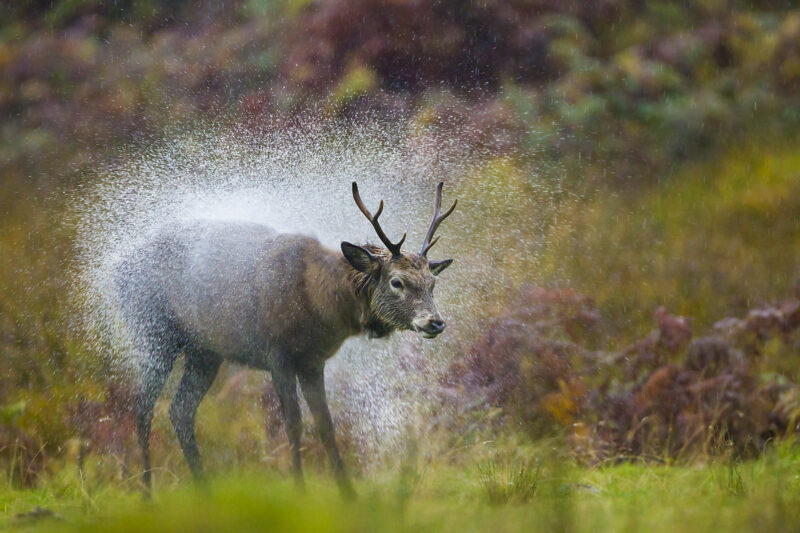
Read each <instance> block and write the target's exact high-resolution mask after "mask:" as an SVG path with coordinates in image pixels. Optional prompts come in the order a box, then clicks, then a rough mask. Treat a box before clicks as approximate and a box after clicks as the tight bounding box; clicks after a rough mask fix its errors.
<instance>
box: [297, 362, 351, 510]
mask: <svg viewBox="0 0 800 533" xmlns="http://www.w3.org/2000/svg"><path fill="white" fill-rule="evenodd" d="M298 378H299V380H300V386H301V387H302V389H303V396H305V398H306V403H307V404H308V408H309V410H310V411H311V415H312V416H313V417H314V425H315V426H316V428H317V431H318V432H319V436H320V438H321V439H322V444H323V446H325V451H326V452H327V454H328V458H329V459H330V462H331V468H332V469H333V474H334V476H335V477H336V482H337V483H338V484H339V490H341V492H342V494H343V495H344V496H345V497H348V498H353V497H355V491H354V490H353V486H352V484H351V483H350V478H348V477H347V472H346V471H345V468H344V462H343V461H342V457H341V455H340V454H339V448H338V446H337V445H336V433H335V431H334V428H333V420H332V419H331V413H330V410H329V409H328V400H327V398H326V396H325V372H324V368H323V367H322V366H320V367H319V368H313V369H310V370H305V371H303V372H299V373H298Z"/></svg>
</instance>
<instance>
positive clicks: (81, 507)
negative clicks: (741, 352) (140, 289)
mask: <svg viewBox="0 0 800 533" xmlns="http://www.w3.org/2000/svg"><path fill="white" fill-rule="evenodd" d="M550 445H552V443H551V444H550ZM490 446H491V445H490ZM480 447H481V448H482V449H480V450H473V451H474V452H475V453H470V454H466V455H465V457H466V456H470V457H475V458H478V457H481V456H484V455H486V448H485V447H486V444H483V445H481V446H480ZM555 453H556V452H555V451H553V450H552V449H551V450H550V451H549V452H548V451H547V450H546V449H545V447H544V446H543V445H542V444H541V443H539V444H537V445H536V447H526V446H520V447H513V448H508V449H506V450H498V449H494V450H493V451H492V452H491V453H489V454H488V455H489V458H488V459H484V460H479V459H475V460H474V462H473V463H465V464H462V465H460V466H456V465H452V464H447V463H446V462H445V461H444V460H442V459H441V458H440V459H438V460H437V459H434V460H433V461H430V462H429V464H427V465H425V466H419V465H416V466H412V465H406V466H404V467H403V468H400V469H399V470H397V471H391V472H390V471H388V470H384V471H383V474H374V475H373V476H372V477H369V478H366V479H360V480H358V482H357V487H358V491H359V494H360V496H359V499H358V500H356V501H355V502H344V501H343V500H342V499H341V498H340V497H339V495H338V494H337V492H336V490H335V487H334V484H333V482H332V481H331V480H330V478H329V477H328V476H326V475H323V474H322V473H321V471H318V472H317V473H316V474H312V475H311V476H310V479H309V484H308V489H307V492H306V493H305V494H301V493H298V492H297V491H296V490H295V489H294V487H293V486H292V483H291V480H290V479H289V478H288V477H284V478H277V477H274V474H267V473H260V472H259V471H258V469H252V470H247V469H242V470H240V471H239V472H238V473H235V474H232V473H228V474H225V475H224V476H220V477H215V478H212V479H211V481H209V482H208V484H207V485H203V486H200V487H195V486H193V485H191V484H190V483H188V481H186V480H184V481H183V482H180V483H177V482H175V481H174V480H172V479H170V478H166V477H165V476H163V474H162V478H161V479H162V480H163V481H165V482H166V483H168V484H169V486H166V487H162V488H161V489H159V490H157V491H156V493H155V495H154V499H153V501H152V502H146V501H144V500H143V498H142V497H141V495H140V494H139V493H138V492H137V488H136V484H135V482H134V481H129V482H127V483H118V484H113V483H107V482H104V483H102V484H101V485H99V486H92V485H91V483H88V482H86V481H85V480H84V479H83V478H81V477H80V476H78V475H77V472H76V471H74V470H72V471H71V470H70V469H69V468H67V469H63V470H61V471H60V472H59V473H58V474H57V475H55V476H54V477H52V478H50V479H49V480H48V481H47V482H46V483H42V484H41V486H40V488H37V489H31V490H15V489H13V488H11V487H10V486H4V487H2V488H0V509H2V513H3V522H2V524H3V525H4V526H6V527H8V528H13V529H17V528H20V529H25V530H31V531H33V530H36V531H55V530H84V531H104V532H106V531H220V530H225V531H257V530H258V531H261V530H264V531H319V532H324V531H462V532H463V531H522V530H526V531H592V532H599V531H797V530H798V529H800V477H799V476H798V474H800V466H798V465H800V448H798V446H797V444H796V443H789V442H784V443H781V444H780V445H777V446H776V447H774V448H773V449H771V450H770V451H769V452H768V453H766V454H765V455H764V456H762V457H761V458H760V459H758V460H754V461H748V462H737V461H733V460H730V459H719V460H717V461H714V462H702V463H697V464H694V465H692V466H685V465H684V466H676V465H667V464H664V465H655V466H654V465H653V464H642V465H639V464H631V463H625V464H620V465H610V466H599V467H594V468H586V467H578V466H575V465H574V464H573V463H572V462H571V461H569V460H567V459H563V458H562V459H555V458H554V457H555ZM548 457H549V459H548ZM37 506H40V507H41V508H42V509H47V510H49V511H50V512H52V515H49V516H41V517H34V516H30V515H26V514H25V513H30V512H31V511H32V510H34V509H36V507H37ZM40 514H42V515H45V514H47V513H43V512H41V511H40Z"/></svg>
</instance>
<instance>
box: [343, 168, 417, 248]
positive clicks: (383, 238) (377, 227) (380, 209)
mask: <svg viewBox="0 0 800 533" xmlns="http://www.w3.org/2000/svg"><path fill="white" fill-rule="evenodd" d="M353 200H355V201H356V205H357V206H358V208H359V209H361V212H362V213H364V216H365V217H367V220H369V221H370V222H371V223H372V227H373V228H375V233H377V234H378V237H380V239H381V241H383V244H384V245H385V246H386V248H388V249H389V251H390V252H392V258H397V257H400V255H401V254H400V247H401V246H402V245H403V242H405V240H406V234H405V233H403V238H402V239H400V242H398V243H397V244H394V243H392V241H390V240H389V237H387V236H386V234H385V233H384V232H383V229H381V225H380V224H379V223H378V217H379V216H381V213H382V212H383V200H381V203H380V205H379V206H378V210H377V211H376V212H375V216H372V214H371V213H370V212H369V209H367V208H366V206H365V205H364V202H362V201H361V196H360V195H359V194H358V185H357V184H356V182H355V181H354V182H353Z"/></svg>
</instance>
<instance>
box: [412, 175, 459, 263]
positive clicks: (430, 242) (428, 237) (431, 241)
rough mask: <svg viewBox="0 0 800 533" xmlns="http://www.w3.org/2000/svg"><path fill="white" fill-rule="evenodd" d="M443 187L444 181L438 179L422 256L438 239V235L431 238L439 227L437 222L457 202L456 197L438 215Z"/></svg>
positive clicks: (447, 215)
mask: <svg viewBox="0 0 800 533" xmlns="http://www.w3.org/2000/svg"><path fill="white" fill-rule="evenodd" d="M443 187H444V182H443V181H440V182H439V184H438V185H436V200H435V202H434V205H433V221H431V226H430V228H428V234H427V235H425V240H424V241H422V251H421V252H420V255H422V256H423V257H425V256H427V254H428V250H430V249H431V248H432V247H433V245H434V244H436V242H437V241H438V240H439V237H436V238H435V239H434V238H433V234H434V233H436V229H437V228H438V227H439V224H441V223H442V221H443V220H444V219H446V218H447V217H449V216H450V214H451V213H452V212H453V210H454V209H455V208H456V204H458V200H457V199H456V200H455V201H454V202H453V205H451V206H450V209H448V210H447V211H445V212H444V214H443V215H439V209H441V207H442V188H443Z"/></svg>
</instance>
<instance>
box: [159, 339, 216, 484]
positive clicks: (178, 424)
mask: <svg viewBox="0 0 800 533" xmlns="http://www.w3.org/2000/svg"><path fill="white" fill-rule="evenodd" d="M185 354H186V357H185V359H186V362H185V365H184V371H183V377H182V378H181V383H180V385H179V386H178V392H177V393H176V394H175V398H174V399H173V400H172V404H170V406H169V419H170V421H171V422H172V426H173V427H174V428H175V433H176V434H177V436H178V442H180V445H181V449H182V450H183V456H184V457H185V458H186V462H187V463H188V464H189V469H190V470H191V471H192V474H193V475H194V477H195V479H200V478H202V477H203V464H202V461H201V460H200V450H199V449H198V447H197V438H196V437H195V432H194V421H195V415H196V414H197V408H198V406H199V405H200V402H201V401H203V397H205V395H206V393H207V392H208V389H210V388H211V384H212V383H214V378H216V377H217V372H219V367H220V364H221V363H222V358H221V357H220V356H219V355H217V354H215V353H214V352H210V351H208V350H203V349H199V348H196V347H193V346H191V345H190V346H188V347H187V348H186V350H185Z"/></svg>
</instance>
